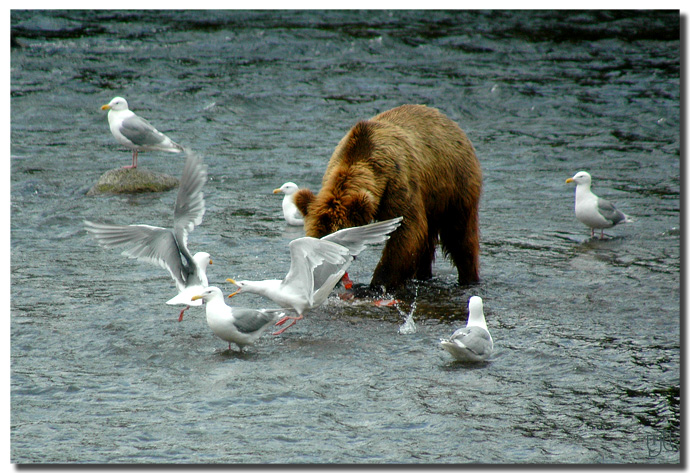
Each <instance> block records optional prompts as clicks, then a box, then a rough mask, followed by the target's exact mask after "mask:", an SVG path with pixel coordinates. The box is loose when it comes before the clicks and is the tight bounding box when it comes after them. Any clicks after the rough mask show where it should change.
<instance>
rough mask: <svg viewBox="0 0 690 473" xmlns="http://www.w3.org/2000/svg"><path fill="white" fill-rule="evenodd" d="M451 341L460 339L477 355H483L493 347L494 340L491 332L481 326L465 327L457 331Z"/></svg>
mask: <svg viewBox="0 0 690 473" xmlns="http://www.w3.org/2000/svg"><path fill="white" fill-rule="evenodd" d="M450 340H451V341H455V340H457V341H459V342H460V343H462V344H463V345H465V347H466V348H467V349H468V350H469V351H471V352H472V353H474V354H475V355H477V356H483V355H484V354H485V353H487V352H488V351H490V350H491V349H492V347H493V340H492V339H491V335H490V334H489V332H487V331H486V330H484V329H483V328H481V327H463V328H460V329H458V330H456V331H455V333H453V335H452V336H451V337H450Z"/></svg>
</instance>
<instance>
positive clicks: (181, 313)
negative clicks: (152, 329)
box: [177, 306, 189, 322]
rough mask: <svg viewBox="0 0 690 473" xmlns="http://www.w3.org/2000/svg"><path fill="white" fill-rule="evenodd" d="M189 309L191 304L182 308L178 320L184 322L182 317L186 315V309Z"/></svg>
mask: <svg viewBox="0 0 690 473" xmlns="http://www.w3.org/2000/svg"><path fill="white" fill-rule="evenodd" d="M187 309H189V306H187V307H185V308H184V309H182V310H181V311H180V318H179V319H177V321H178V322H182V317H183V316H184V311H185V310H187Z"/></svg>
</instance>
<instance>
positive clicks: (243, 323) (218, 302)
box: [192, 286, 285, 351]
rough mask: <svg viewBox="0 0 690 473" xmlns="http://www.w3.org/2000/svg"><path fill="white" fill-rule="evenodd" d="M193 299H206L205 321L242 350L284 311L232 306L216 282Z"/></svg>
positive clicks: (229, 342) (230, 348) (213, 329)
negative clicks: (215, 284)
mask: <svg viewBox="0 0 690 473" xmlns="http://www.w3.org/2000/svg"><path fill="white" fill-rule="evenodd" d="M192 300H193V301H199V300H203V301H205V302H206V323H208V326H209V327H210V328H211V330H212V331H213V333H215V334H216V336H218V337H219V338H221V339H223V340H225V341H226V342H228V350H232V343H233V342H234V343H235V344H236V345H237V346H238V347H239V348H240V351H242V347H244V346H246V345H251V344H252V343H254V342H255V341H256V339H257V338H259V337H260V336H261V334H262V333H263V332H264V330H266V329H267V328H268V326H269V325H271V324H273V323H274V322H275V321H277V320H278V319H280V318H281V317H282V316H283V315H285V311H284V310H282V309H245V308H240V307H230V306H228V305H227V304H226V303H225V301H224V300H223V293H222V292H221V290H220V289H218V288H217V287H215V286H211V287H208V288H207V289H206V290H205V291H204V292H202V293H201V294H197V295H196V296H194V297H192Z"/></svg>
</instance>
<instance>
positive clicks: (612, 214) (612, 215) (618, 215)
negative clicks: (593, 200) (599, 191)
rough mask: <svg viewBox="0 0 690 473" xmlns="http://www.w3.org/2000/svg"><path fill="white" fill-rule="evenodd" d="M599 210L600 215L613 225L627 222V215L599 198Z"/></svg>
mask: <svg viewBox="0 0 690 473" xmlns="http://www.w3.org/2000/svg"><path fill="white" fill-rule="evenodd" d="M597 208H598V209H599V213H600V214H601V215H602V217H604V218H605V219H606V220H608V221H609V222H611V223H612V224H613V225H616V224H617V223H620V222H622V221H623V220H625V214H623V212H621V211H620V210H618V209H617V208H616V207H614V205H613V204H612V203H611V202H609V201H608V200H606V199H602V198H601V197H599V198H598V200H597Z"/></svg>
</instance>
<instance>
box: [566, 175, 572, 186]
mask: <svg viewBox="0 0 690 473" xmlns="http://www.w3.org/2000/svg"><path fill="white" fill-rule="evenodd" d="M571 182H573V178H572V177H569V178H568V179H566V180H565V183H566V184H570V183H571Z"/></svg>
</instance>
